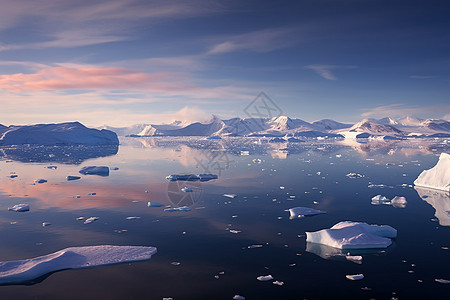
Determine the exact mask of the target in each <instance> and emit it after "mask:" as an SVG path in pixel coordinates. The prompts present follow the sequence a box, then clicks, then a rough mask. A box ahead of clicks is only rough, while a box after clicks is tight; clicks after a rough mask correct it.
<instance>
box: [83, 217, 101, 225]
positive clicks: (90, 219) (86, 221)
mask: <svg viewBox="0 0 450 300" xmlns="http://www.w3.org/2000/svg"><path fill="white" fill-rule="evenodd" d="M98 219H100V218H99V217H89V218H87V219H86V220H85V221H84V224H89V223H92V222H94V221H97V220H98Z"/></svg>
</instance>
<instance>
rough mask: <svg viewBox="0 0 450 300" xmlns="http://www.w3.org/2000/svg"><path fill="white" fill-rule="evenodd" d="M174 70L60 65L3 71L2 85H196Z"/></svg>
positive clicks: (13, 87)
mask: <svg viewBox="0 0 450 300" xmlns="http://www.w3.org/2000/svg"><path fill="white" fill-rule="evenodd" d="M179 77H180V76H179V75H176V74H172V73H153V74H150V73H144V72H139V71H136V70H132V69H125V68H95V67H81V68H69V67H56V68H48V69H43V70H40V71H37V72H36V73H32V74H23V73H17V74H7V75H0V89H3V90H8V91H39V90H96V89H100V90H119V89H128V90H130V89H131V90H146V91H155V92H162V91H166V90H182V89H192V88H195V86H194V85H192V84H186V83H182V82H181V80H179V79H180V78H179Z"/></svg>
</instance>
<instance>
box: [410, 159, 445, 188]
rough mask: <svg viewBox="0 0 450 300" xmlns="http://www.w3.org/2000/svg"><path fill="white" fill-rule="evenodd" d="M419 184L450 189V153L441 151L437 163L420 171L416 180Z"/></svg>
mask: <svg viewBox="0 0 450 300" xmlns="http://www.w3.org/2000/svg"><path fill="white" fill-rule="evenodd" d="M414 184H415V185H417V186H422V187H426V188H432V189H438V190H443V191H447V192H449V191H450V154H448V153H444V152H443V153H441V155H440V156H439V161H438V162H437V164H436V165H435V166H434V167H433V168H431V169H429V170H425V171H423V172H422V173H420V175H419V177H417V179H416V180H415V181H414Z"/></svg>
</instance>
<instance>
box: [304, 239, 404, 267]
mask: <svg viewBox="0 0 450 300" xmlns="http://www.w3.org/2000/svg"><path fill="white" fill-rule="evenodd" d="M394 247H395V245H394V243H393V244H392V245H391V246H389V247H388V248H386V249H345V250H342V249H338V248H334V247H330V246H327V245H323V244H317V243H310V242H307V243H306V251H307V252H310V253H314V254H315V255H317V256H320V257H321V258H323V259H328V260H340V261H346V260H348V259H347V256H359V255H368V254H378V255H385V254H386V253H388V252H390V251H392V249H393V248H394ZM352 261H353V260H352ZM353 262H357V263H360V261H353Z"/></svg>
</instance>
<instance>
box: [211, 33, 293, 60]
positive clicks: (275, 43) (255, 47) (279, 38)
mask: <svg viewBox="0 0 450 300" xmlns="http://www.w3.org/2000/svg"><path fill="white" fill-rule="evenodd" d="M293 31H294V30H293V29H291V28H281V29H280V28H276V29H264V30H259V31H254V32H249V33H245V34H240V35H236V36H230V37H225V38H223V39H222V41H220V42H218V43H215V44H214V45H213V46H212V47H211V48H210V49H209V50H208V51H207V52H206V54H209V55H213V54H223V53H228V52H235V51H254V52H270V51H274V50H277V49H282V48H286V47H289V46H292V45H294V44H296V43H298V39H293V38H292V34H293Z"/></svg>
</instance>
